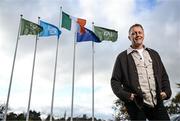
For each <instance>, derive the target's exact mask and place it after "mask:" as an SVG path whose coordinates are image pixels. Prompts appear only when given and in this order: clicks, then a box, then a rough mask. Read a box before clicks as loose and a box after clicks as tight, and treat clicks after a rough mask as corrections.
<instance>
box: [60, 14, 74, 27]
mask: <svg viewBox="0 0 180 121" xmlns="http://www.w3.org/2000/svg"><path fill="white" fill-rule="evenodd" d="M71 21H72V20H71V18H70V15H68V14H67V13H65V12H63V11H62V24H61V27H63V28H65V29H67V30H71Z"/></svg>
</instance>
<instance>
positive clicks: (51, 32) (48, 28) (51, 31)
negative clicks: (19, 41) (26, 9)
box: [39, 21, 61, 39]
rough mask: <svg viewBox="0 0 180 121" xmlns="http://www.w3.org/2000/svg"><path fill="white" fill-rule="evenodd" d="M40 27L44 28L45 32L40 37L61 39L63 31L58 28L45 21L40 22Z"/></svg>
mask: <svg viewBox="0 0 180 121" xmlns="http://www.w3.org/2000/svg"><path fill="white" fill-rule="evenodd" d="M40 26H41V27H42V28H43V31H42V32H41V33H40V34H39V36H40V37H47V36H57V37H58V39H59V35H60V34H61V31H60V30H59V28H58V27H56V26H54V25H52V24H49V23H46V22H44V21H40Z"/></svg>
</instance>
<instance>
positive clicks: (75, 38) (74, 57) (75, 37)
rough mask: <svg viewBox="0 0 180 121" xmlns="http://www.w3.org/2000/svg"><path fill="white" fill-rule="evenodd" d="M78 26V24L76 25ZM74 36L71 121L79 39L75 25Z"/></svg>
mask: <svg viewBox="0 0 180 121" xmlns="http://www.w3.org/2000/svg"><path fill="white" fill-rule="evenodd" d="M76 26H77V25H76ZM75 28H76V30H75V36H74V53H73V75H72V100H71V121H73V110H74V109H73V108H74V78H75V59H76V56H75V54H76V40H77V27H75Z"/></svg>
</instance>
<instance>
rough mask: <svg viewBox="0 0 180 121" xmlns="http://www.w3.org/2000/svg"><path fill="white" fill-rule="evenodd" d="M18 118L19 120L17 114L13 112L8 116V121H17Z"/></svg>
mask: <svg viewBox="0 0 180 121" xmlns="http://www.w3.org/2000/svg"><path fill="white" fill-rule="evenodd" d="M16 118H17V114H15V113H13V112H11V113H9V114H8V115H7V120H13V121H14V120H16Z"/></svg>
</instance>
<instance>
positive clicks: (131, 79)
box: [111, 48, 171, 107]
mask: <svg viewBox="0 0 180 121" xmlns="http://www.w3.org/2000/svg"><path fill="white" fill-rule="evenodd" d="M146 50H147V51H148V52H149V54H150V57H151V59H152V63H153V70H154V77H155V81H156V93H157V94H156V95H157V100H158V102H159V101H161V102H162V100H161V98H160V92H162V91H163V92H165V93H166V94H167V98H166V99H169V98H170V96H171V88H170V83H169V77H168V75H167V73H166V70H165V68H164V66H163V63H162V61H161V58H160V56H159V54H158V53H157V52H156V51H155V50H152V49H149V48H146ZM111 87H112V90H113V92H114V93H115V95H116V96H117V97H118V98H120V99H121V100H122V101H124V102H125V103H128V102H131V100H130V95H131V93H134V94H136V95H137V96H136V97H135V100H134V101H135V103H136V104H137V106H138V107H139V106H140V107H142V105H143V94H142V91H141V88H140V84H139V80H138V73H137V68H136V65H135V62H134V60H133V57H132V55H131V54H128V55H127V50H125V51H123V52H122V53H120V54H119V55H118V57H117V59H116V62H115V65H114V69H113V73H112V78H111Z"/></svg>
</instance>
